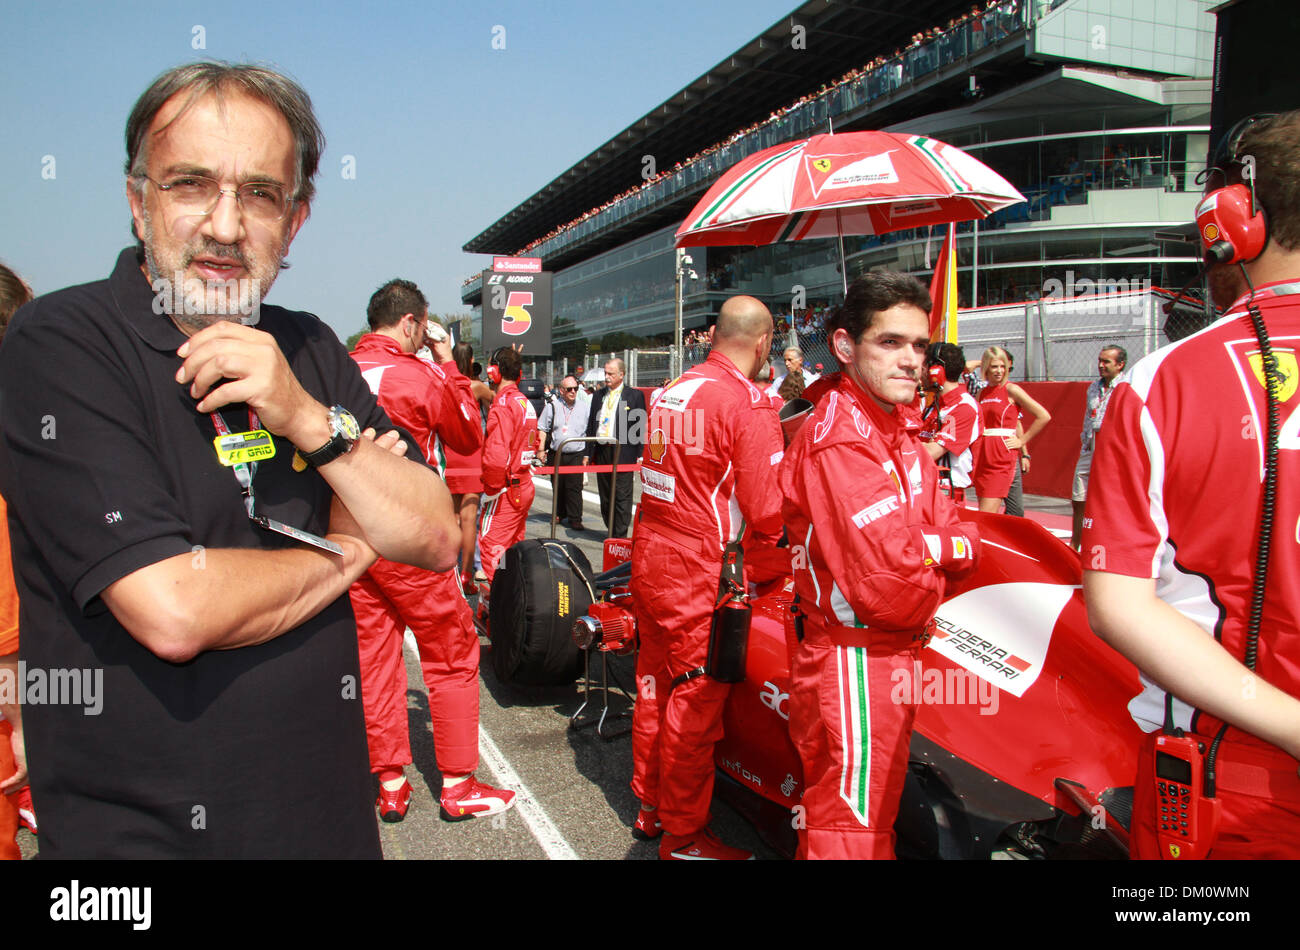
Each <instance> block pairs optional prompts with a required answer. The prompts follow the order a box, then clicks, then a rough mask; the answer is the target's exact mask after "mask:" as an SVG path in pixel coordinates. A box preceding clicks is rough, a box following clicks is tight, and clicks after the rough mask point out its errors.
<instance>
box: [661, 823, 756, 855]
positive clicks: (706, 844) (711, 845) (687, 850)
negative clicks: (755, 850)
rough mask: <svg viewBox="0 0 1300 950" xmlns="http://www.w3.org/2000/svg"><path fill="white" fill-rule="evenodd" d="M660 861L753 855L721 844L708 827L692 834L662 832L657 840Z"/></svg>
mask: <svg viewBox="0 0 1300 950" xmlns="http://www.w3.org/2000/svg"><path fill="white" fill-rule="evenodd" d="M659 860H660V861H752V860H754V856H753V855H752V854H750V853H749V852H748V851H745V850H744V849H742V848H733V847H731V846H730V845H726V844H723V843H722V842H721V841H719V840H718V836H717V835H715V834H714V833H713V832H712V831H711V830H710V829H708V828H701V829H700V830H699V831H697V832H695V833H694V834H689V835H673V834H669V833H668V832H664V838H663V841H661V842H659Z"/></svg>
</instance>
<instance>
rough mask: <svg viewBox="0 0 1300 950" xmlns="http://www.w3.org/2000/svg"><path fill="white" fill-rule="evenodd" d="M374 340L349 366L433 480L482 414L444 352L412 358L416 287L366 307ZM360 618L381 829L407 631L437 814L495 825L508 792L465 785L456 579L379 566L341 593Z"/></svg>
mask: <svg viewBox="0 0 1300 950" xmlns="http://www.w3.org/2000/svg"><path fill="white" fill-rule="evenodd" d="M366 316H367V318H368V320H369V323H370V329H371V332H370V333H367V334H366V335H365V336H363V337H362V338H361V339H360V340H359V341H358V343H357V348H356V350H354V351H353V353H352V358H353V359H354V360H356V362H357V365H358V366H360V368H361V375H362V377H363V378H364V379H365V380H366V382H367V383H368V384H369V385H370V388H371V390H372V391H373V392H374V394H375V397H376V398H377V399H378V400H379V404H380V405H381V406H382V407H383V408H384V410H385V411H386V412H387V413H388V415H389V417H390V418H391V419H392V420H393V422H394V423H395V424H397V425H399V426H401V427H402V428H404V429H405V430H406V431H407V432H409V433H410V434H411V436H412V438H414V439H415V441H416V443H417V444H418V445H419V447H420V451H422V452H423V453H424V456H425V458H426V459H427V460H428V461H429V463H430V464H431V465H436V466H437V467H438V468H439V470H440V471H442V470H443V468H444V467H445V466H444V464H443V453H442V444H443V442H446V443H447V444H449V445H453V446H455V447H456V448H458V449H459V450H460V451H461V452H463V453H470V452H472V451H473V449H474V447H475V446H476V445H477V444H478V443H479V439H480V432H479V412H478V406H477V404H476V403H475V401H474V396H473V394H472V393H471V391H470V386H469V380H467V379H466V378H465V377H464V376H463V375H462V374H461V372H460V370H459V369H457V368H456V364H455V362H454V361H453V360H452V359H451V343H450V342H449V341H447V340H445V339H444V340H442V341H440V342H434V341H429V342H430V344H431V346H430V348H431V349H432V351H433V354H434V359H435V360H436V361H437V365H432V364H430V363H427V362H425V361H424V360H422V359H420V358H419V357H418V356H416V355H415V354H416V351H417V350H419V349H420V348H421V346H423V345H424V343H425V342H426V334H425V321H426V319H427V316H428V303H427V302H426V300H425V297H424V294H422V293H421V292H420V290H419V288H418V287H416V286H415V284H413V283H411V282H410V281H408V280H392V281H389V282H388V283H386V284H384V286H382V287H380V288H379V289H378V290H377V291H375V293H374V295H373V296H372V297H371V298H370V305H369V306H368V307H367V309H366ZM349 593H350V595H351V598H352V609H353V612H354V613H355V614H356V617H357V641H358V647H359V650H360V655H361V699H362V705H363V707H364V709H365V714H366V741H367V744H368V746H369V749H370V769H371V771H372V772H375V773H376V774H378V776H379V781H380V791H379V800H378V801H377V802H376V805H377V807H378V808H379V813H380V817H381V818H383V819H384V821H401V820H402V818H404V817H405V816H406V811H407V808H408V807H409V806H410V802H411V785H410V783H409V782H408V781H407V780H406V776H405V775H404V774H403V769H404V768H405V766H407V765H409V764H410V762H411V744H410V735H409V729H408V720H407V710H406V667H405V665H404V664H403V662H402V636H403V632H404V631H405V630H406V628H407V627H408V626H409V627H410V628H411V632H412V633H413V634H414V635H415V642H416V645H417V647H418V649H419V653H420V666H421V669H422V670H423V672H424V682H425V685H426V686H427V687H428V689H429V718H430V719H431V720H432V724H433V741H434V746H435V747H436V749H437V756H438V771H439V772H441V773H442V792H441V796H440V805H441V814H442V817H443V818H444V819H446V820H448V821H459V820H461V819H465V818H474V817H477V816H484V815H495V814H497V813H498V812H502V811H505V810H506V809H507V808H509V807H510V806H511V805H513V804H514V792H510V791H502V790H498V789H495V788H492V787H491V786H488V785H485V784H483V783H482V782H479V781H478V780H477V779H476V778H475V777H474V770H475V769H476V768H477V767H478V660H479V646H478V635H477V634H476V633H475V631H474V622H473V617H472V616H471V614H470V610H469V605H468V604H467V603H466V602H465V598H464V597H463V596H462V595H461V593H460V590H459V587H458V581H457V577H456V572H455V571H454V570H453V571H444V572H442V573H438V574H435V573H433V572H431V571H425V570H421V569H420V568H417V567H411V566H410V565H407V564H397V563H395V562H393V561H388V560H385V559H384V558H380V559H379V560H378V561H376V562H375V564H374V565H373V566H372V567H371V568H370V570H369V571H367V572H366V573H365V574H364V575H362V577H361V579H360V580H358V581H357V582H356V583H355V584H353V585H352V589H351V591H350V592H349Z"/></svg>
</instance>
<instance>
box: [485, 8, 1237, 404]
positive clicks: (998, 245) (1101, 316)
mask: <svg viewBox="0 0 1300 950" xmlns="http://www.w3.org/2000/svg"><path fill="white" fill-rule="evenodd" d="M1213 2H1214V0H1127V2H1122V3H1121V2H1119V0H1054V2H1049V0H1039V2H1029V3H1026V2H1023V0H1002V2H1000V3H996V2H995V3H989V4H987V5H985V4H980V5H979V6H978V7H972V5H971V4H970V3H969V2H945V0H915V2H910V3H908V4H907V5H906V8H905V9H901V10H900V9H898V8H897V5H894V4H889V5H886V4H882V3H880V2H879V0H857V2H835V3H830V2H828V0H810V2H807V3H804V4H802V5H801V6H799V7H798V8H796V9H795V10H793V11H792V12H791V13H790V15H789V16H787V17H785V18H783V19H782V20H780V21H779V22H777V23H776V24H774V25H773V26H772V27H771V28H770V29H768V30H766V31H765V32H764V33H763V34H762V35H760V36H758V37H756V38H755V39H754V40H752V41H751V42H749V43H747V44H746V45H745V46H743V47H742V48H741V49H739V50H737V51H736V52H735V53H733V54H731V55H730V56H728V57H727V58H726V59H724V60H723V61H722V62H721V63H719V64H718V65H717V66H715V67H714V68H713V69H711V70H709V71H708V72H706V73H705V74H704V75H702V76H700V77H699V78H697V79H696V80H694V81H693V82H691V83H690V84H688V85H687V86H686V87H685V88H683V89H682V90H681V91H680V92H678V93H677V94H676V95H674V96H673V97H671V98H670V99H669V100H667V101H666V102H664V103H663V104H661V105H660V106H658V107H656V108H655V109H654V110H652V111H651V112H650V113H648V114H647V115H645V116H642V117H641V118H639V119H637V120H636V121H634V122H632V123H631V124H630V125H629V126H628V127H627V128H626V129H624V130H623V131H622V132H620V133H619V134H618V135H616V136H614V137H613V138H612V139H610V140H609V141H608V142H605V143H604V144H602V145H600V146H599V147H597V148H595V150H594V151H592V152H591V153H590V154H589V155H588V156H586V157H585V158H584V159H583V160H582V161H580V162H578V163H577V164H575V165H574V166H573V167H572V168H570V169H569V170H567V171H566V172H564V173H563V174H561V175H559V176H558V177H557V178H555V179H554V180H553V181H551V182H549V183H547V184H545V185H544V186H543V187H541V188H540V190H539V191H537V193H536V194H534V195H533V196H532V197H531V198H529V199H528V200H526V201H524V202H523V203H521V204H520V205H519V206H517V207H516V208H514V209H513V210H511V211H510V212H509V213H507V214H506V215H505V216H503V217H502V218H501V219H500V220H498V221H496V222H494V223H492V224H491V225H490V226H488V227H487V228H486V229H485V230H483V231H482V232H481V233H480V234H478V235H477V236H476V237H474V238H472V239H471V240H469V241H468V242H467V243H466V244H465V246H464V249H465V250H466V251H468V252H472V253H493V254H521V253H522V254H528V255H530V256H536V257H541V258H542V259H543V261H544V266H545V267H546V269H548V270H550V271H553V272H554V273H555V281H554V294H555V297H554V312H555V316H556V317H557V318H563V320H564V321H565V322H564V323H563V324H561V325H558V326H557V327H556V330H555V334H554V337H553V339H554V342H555V343H556V344H561V343H564V342H566V341H569V340H573V339H578V338H585V339H587V340H588V341H590V342H591V343H593V344H594V343H596V342H597V341H598V340H600V339H601V337H603V336H604V335H605V334H608V333H611V332H615V331H622V332H625V333H632V334H636V335H640V336H644V337H659V338H661V339H667V338H668V337H669V335H670V334H671V333H672V328H673V319H674V280H675V266H676V265H675V257H674V252H673V233H674V231H675V230H676V228H677V226H678V225H679V224H680V222H681V221H682V219H683V218H684V217H685V216H686V214H687V212H688V211H689V210H690V208H691V207H692V206H693V204H694V203H695V202H696V201H697V200H698V199H699V198H700V197H701V196H702V195H703V193H704V192H705V191H706V190H707V188H708V187H709V185H710V184H712V182H713V181H714V180H716V178H717V176H718V175H719V174H721V173H722V172H723V171H725V170H726V169H727V168H729V167H730V166H732V165H733V164H735V163H736V162H737V161H739V160H740V159H741V158H743V157H745V156H747V155H749V154H752V153H753V152H755V151H758V150H760V149H763V148H766V147H768V146H771V145H775V144H778V143H780V142H784V141H788V140H791V139H796V138H801V137H804V136H807V135H811V134H816V133H818V132H824V131H828V130H829V129H831V128H833V129H834V131H837V132H842V131H854V130H858V129H869V128H883V129H887V130H889V131H905V132H909V133H916V134H925V135H933V136H935V137H938V138H940V139H943V140H945V141H947V142H950V143H952V144H954V145H959V146H961V147H963V148H965V149H967V150H968V151H970V152H971V153H972V154H973V155H975V156H977V157H978V158H980V159H981V160H983V161H984V162H986V163H987V164H988V165H990V166H991V167H993V168H994V169H995V170H997V171H998V172H1000V173H1001V174H1002V175H1003V176H1004V177H1006V178H1007V179H1008V180H1010V181H1011V182H1012V183H1013V184H1014V185H1016V186H1017V187H1018V188H1019V189H1020V191H1021V192H1022V193H1023V194H1024V195H1025V196H1026V198H1027V199H1028V200H1027V202H1026V203H1025V204H1022V205H1017V206H1014V207H1012V208H1008V209H1005V210H1004V211H1001V212H998V213H997V214H995V215H993V216H991V217H990V218H989V219H986V220H985V221H982V222H980V223H979V224H978V226H974V225H971V224H969V223H967V224H964V225H962V226H961V227H960V228H959V234H958V245H957V251H958V286H959V295H960V302H961V305H962V306H963V307H965V308H970V309H971V312H970V313H969V314H968V315H964V316H963V319H962V321H961V323H960V326H961V327H962V330H961V335H962V342H963V343H967V342H969V343H970V344H972V345H983V344H984V343H986V342H998V343H1001V344H1003V345H1006V346H1007V348H1008V349H1010V350H1012V351H1013V352H1014V353H1016V354H1017V357H1018V360H1017V362H1018V366H1022V365H1023V366H1027V367H1030V372H1031V374H1033V375H1035V376H1036V377H1037V378H1047V377H1050V378H1055V379H1069V378H1090V377H1091V376H1093V375H1095V371H1096V370H1095V359H1096V350H1097V348H1098V346H1099V345H1100V344H1101V343H1103V342H1111V341H1112V340H1122V341H1123V342H1124V343H1125V344H1126V345H1128V347H1129V352H1130V354H1131V355H1132V356H1138V355H1141V354H1143V353H1145V352H1147V351H1148V350H1149V349H1151V348H1154V347H1155V346H1158V345H1160V344H1161V343H1163V342H1164V341H1165V340H1166V339H1167V338H1168V335H1169V334H1168V332H1167V329H1168V328H1167V327H1166V320H1165V318H1164V316H1163V313H1162V311H1160V309H1159V308H1158V307H1156V306H1155V305H1154V302H1155V300H1156V299H1157V298H1158V296H1159V292H1158V291H1159V288H1162V287H1163V288H1178V287H1181V286H1183V284H1184V283H1185V282H1186V281H1187V279H1188V278H1190V277H1191V276H1192V274H1193V273H1194V272H1195V267H1196V257H1195V256H1194V252H1193V250H1192V248H1190V247H1189V246H1188V245H1185V244H1182V243H1180V241H1179V240H1178V239H1177V238H1175V237H1172V236H1171V232H1172V231H1174V229H1176V228H1178V227H1179V226H1181V225H1184V224H1185V223H1186V222H1188V221H1190V220H1191V217H1192V208H1193V206H1194V205H1195V202H1196V198H1197V196H1198V193H1199V189H1198V188H1197V186H1196V184H1195V178H1196V175H1197V173H1198V172H1199V171H1200V170H1201V168H1202V166H1203V164H1204V160H1205V155H1206V152H1207V150H1208V144H1209V131H1210V81H1209V77H1210V75H1211V73H1212V65H1213V64H1212V49H1213V40H1214V18H1213V16H1212V15H1211V14H1210V13H1209V12H1208V11H1209V9H1210V8H1211V6H1212V5H1213ZM647 157H649V158H650V159H652V161H649V162H647ZM939 239H940V234H939V232H938V230H937V229H936V230H935V231H934V232H933V233H928V232H927V231H926V230H919V231H904V232H894V233H891V234H887V235H882V236H871V237H848V238H846V239H845V251H846V253H847V267H848V272H849V277H850V278H852V277H854V276H856V275H858V274H860V273H863V272H866V271H869V270H872V269H877V268H884V267H888V268H894V269H900V270H906V271H910V272H912V273H915V274H917V275H918V276H920V277H922V278H923V279H926V278H928V276H929V274H930V272H931V267H932V264H933V259H934V257H935V255H936V254H937V250H938V246H939ZM691 254H692V256H693V258H694V264H693V269H694V271H695V272H696V273H697V274H698V279H696V280H690V281H687V283H686V287H685V292H684V305H683V314H684V317H683V323H684V327H685V328H686V329H687V330H688V331H689V330H691V329H694V328H702V327H704V326H706V325H707V324H708V323H709V322H710V320H711V318H712V316H713V315H715V314H716V313H717V310H718V307H719V306H720V305H721V303H722V301H723V300H724V299H725V298H726V297H727V296H729V295H731V294H735V293H749V294H753V295H754V296H757V297H759V298H761V299H763V300H764V301H766V302H767V303H768V305H769V306H770V307H771V309H772V311H773V313H774V314H776V315H778V316H779V317H783V318H784V319H785V322H786V323H787V324H789V325H790V326H791V329H792V331H793V335H794V337H796V338H798V339H799V340H800V341H801V344H802V345H804V347H805V349H806V350H808V351H809V354H810V355H809V362H810V363H815V362H818V361H820V354H819V351H818V347H817V343H818V342H819V339H818V337H819V334H818V332H817V324H818V322H819V314H820V313H821V312H823V311H824V310H825V308H826V307H828V306H831V305H833V304H834V303H836V302H837V301H838V299H839V297H840V294H841V289H840V288H841V277H840V273H839V252H838V249H837V248H836V247H835V242H834V241H806V242H800V243H792V244H779V245H772V246H767V247H758V248H753V247H724V248H694V249H692V250H691ZM1107 287H1109V288H1112V289H1114V288H1118V289H1119V291H1120V293H1121V295H1122V298H1123V303H1122V305H1116V302H1115V300H1112V299H1110V298H1109V295H1105V296H1097V295H1096V294H1094V293H1090V292H1089V290H1088V288H1092V289H1093V290H1094V291H1095V290H1096V289H1098V288H1107ZM481 294H482V288H481V281H480V278H479V277H477V276H475V277H473V278H471V279H470V280H469V281H467V282H466V284H465V285H464V287H463V288H462V299H463V300H464V302H465V303H467V304H469V305H470V306H472V307H475V308H477V306H478V305H479V304H480V302H481ZM1040 298H1045V299H1043V300H1041V302H1040ZM1093 298H1095V299H1093ZM475 315H476V319H477V316H478V311H477V309H476V310H475ZM1186 324H1187V320H1186V319H1185V318H1184V319H1183V320H1182V321H1181V324H1180V325H1181V326H1183V327H1184V328H1185V326H1186ZM822 352H824V351H822ZM688 357H689V353H688ZM1022 357H1023V362H1022V360H1021V358H1022Z"/></svg>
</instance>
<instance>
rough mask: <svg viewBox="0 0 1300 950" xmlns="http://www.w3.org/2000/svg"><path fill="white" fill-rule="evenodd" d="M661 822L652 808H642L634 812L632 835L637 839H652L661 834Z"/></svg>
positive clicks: (662, 829)
mask: <svg viewBox="0 0 1300 950" xmlns="http://www.w3.org/2000/svg"><path fill="white" fill-rule="evenodd" d="M663 831H664V826H663V822H661V821H660V820H659V816H658V815H657V814H656V813H655V810H654V809H653V808H649V809H647V808H642V809H641V810H640V811H639V812H637V813H636V821H634V822H633V823H632V837H633V838H636V839H637V840H638V841H653V840H654V839H655V838H658V837H659V836H660V835H661V834H663Z"/></svg>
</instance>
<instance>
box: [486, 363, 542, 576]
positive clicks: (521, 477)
mask: <svg viewBox="0 0 1300 950" xmlns="http://www.w3.org/2000/svg"><path fill="white" fill-rule="evenodd" d="M494 370H495V372H494ZM522 370H523V361H522V360H521V359H520V357H519V354H518V353H517V352H516V351H515V350H513V349H510V348H509V347H503V348H502V349H500V350H497V355H496V356H495V357H494V359H493V362H492V365H491V367H489V369H488V376H489V378H491V379H492V382H493V384H494V385H496V387H497V394H496V398H495V399H493V400H492V408H491V409H490V410H488V421H487V437H486V438H485V439H484V441H483V491H484V492H485V493H486V494H487V498H486V500H485V501H484V502H483V514H482V517H481V519H480V521H479V550H480V551H481V552H482V554H483V573H484V574H485V575H487V579H488V583H489V584H490V583H492V575H493V574H495V573H496V569H497V564H498V563H500V561H501V556H502V555H503V554H505V551H506V548H508V547H510V546H511V545H512V544H517V543H518V542H520V541H522V540H523V539H524V530H525V528H526V522H527V521H528V509H529V508H531V507H532V504H533V495H534V494H535V493H536V489H535V488H534V487H533V476H532V467H533V461H534V460H535V459H536V457H537V412H536V410H534V409H533V405H532V403H530V402H529V401H528V399H527V398H526V397H525V396H524V394H523V393H521V392H520V391H519V385H518V383H519V376H520V374H521V372H522Z"/></svg>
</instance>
